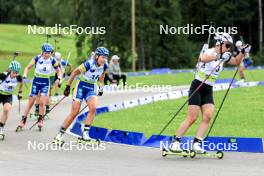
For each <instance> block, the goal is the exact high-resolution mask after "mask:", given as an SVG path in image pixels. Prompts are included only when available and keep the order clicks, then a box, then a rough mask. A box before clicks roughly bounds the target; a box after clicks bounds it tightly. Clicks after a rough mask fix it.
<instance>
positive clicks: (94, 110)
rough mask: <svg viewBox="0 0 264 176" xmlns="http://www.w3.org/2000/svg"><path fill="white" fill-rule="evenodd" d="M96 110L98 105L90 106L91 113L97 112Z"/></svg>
mask: <svg viewBox="0 0 264 176" xmlns="http://www.w3.org/2000/svg"><path fill="white" fill-rule="evenodd" d="M95 112H96V107H95V106H92V107H90V109H89V113H93V114H95Z"/></svg>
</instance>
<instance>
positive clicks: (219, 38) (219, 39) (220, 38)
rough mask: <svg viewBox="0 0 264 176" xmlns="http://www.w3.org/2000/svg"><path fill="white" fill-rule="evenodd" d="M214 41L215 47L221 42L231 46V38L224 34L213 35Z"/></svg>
mask: <svg viewBox="0 0 264 176" xmlns="http://www.w3.org/2000/svg"><path fill="white" fill-rule="evenodd" d="M214 39H215V40H216V41H217V42H216V45H219V44H220V43H221V42H228V43H231V44H233V39H232V37H231V36H230V35H229V34H228V33H226V32H221V33H220V32H219V33H215V36H214Z"/></svg>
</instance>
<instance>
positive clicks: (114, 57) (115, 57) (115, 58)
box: [111, 55, 120, 60]
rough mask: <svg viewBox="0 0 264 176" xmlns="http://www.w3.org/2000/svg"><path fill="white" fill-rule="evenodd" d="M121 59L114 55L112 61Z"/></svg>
mask: <svg viewBox="0 0 264 176" xmlns="http://www.w3.org/2000/svg"><path fill="white" fill-rule="evenodd" d="M119 59H120V58H119V57H118V56H117V55H113V56H112V58H111V60H119Z"/></svg>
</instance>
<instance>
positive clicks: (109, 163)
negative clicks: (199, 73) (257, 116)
mask: <svg viewBox="0 0 264 176" xmlns="http://www.w3.org/2000/svg"><path fill="white" fill-rule="evenodd" d="M113 94H115V96H112V95H113ZM153 94H155V93H144V92H137V93H120V92H119V93H108V94H106V95H104V96H103V97H100V98H99V101H100V103H99V105H109V104H112V103H115V102H120V101H124V100H129V99H132V98H138V97H140V96H147V95H153ZM70 104H71V99H70V98H67V99H66V100H65V101H63V104H60V105H59V106H58V107H57V108H56V109H54V111H52V112H51V114H50V116H51V119H49V120H46V121H45V126H44V129H43V131H42V132H41V133H40V132H38V130H37V128H34V129H32V130H31V131H30V130H28V128H29V127H30V126H31V125H32V124H33V123H34V122H35V121H33V120H28V123H27V125H26V128H25V130H24V131H22V132H19V133H15V128H16V125H17V124H18V122H19V120H20V117H19V116H18V115H17V114H18V112H17V105H14V108H13V109H12V112H11V113H10V118H9V120H8V123H7V125H6V128H5V133H6V140H5V141H0V173H1V175H3V176H9V175H12V176H13V175H26V176H33V175H38V176H42V175H48V174H53V175H62V176H66V175H78V176H79V175H96V176H98V175H99V176H100V175H102V176H103V175H104V176H105V175H151V176H153V175H159V176H160V175H203V176H205V175H208V176H209V175H210V176H213V175H217V176H218V175H226V176H229V175H232V176H236V175H246V176H248V175H250V176H252V175H256V176H260V175H264V168H263V164H264V155H263V154H253V153H228V152H226V153H225V157H224V159H223V160H218V159H208V158H195V159H191V158H181V157H174V156H168V157H166V158H163V157H162V156H161V151H160V150H159V149H153V148H145V147H135V146H126V145H118V144H109V143H107V144H103V145H104V146H105V150H101V151H98V150H96V151H91V150H90V151H87V150H82V151H79V150H77V149H76V148H75V149H73V150H72V151H64V150H60V151H54V150H48V151H40V150H36V151H33V150H32V149H31V150H28V141H31V142H33V141H36V142H42V143H50V142H51V141H52V139H53V137H54V136H55V135H56V133H57V132H58V129H59V127H60V125H61V123H62V121H63V119H64V118H65V116H66V115H67V113H68V112H69V108H70ZM24 106H25V102H22V110H23V108H24ZM0 111H1V112H2V106H1V108H0ZM71 140H76V139H75V138H74V137H72V136H69V135H66V136H65V141H67V142H69V141H71Z"/></svg>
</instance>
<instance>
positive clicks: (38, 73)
mask: <svg viewBox="0 0 264 176" xmlns="http://www.w3.org/2000/svg"><path fill="white" fill-rule="evenodd" d="M52 52H53V48H52V46H51V45H50V44H49V43H44V44H43V45H42V53H41V54H40V55H37V56H35V57H34V58H33V59H32V61H31V62H30V63H29V65H28V66H27V67H26V68H25V70H24V75H23V77H24V78H26V77H27V74H28V72H29V70H30V69H31V68H32V67H33V66H34V67H35V73H34V79H33V82H32V86H31V92H30V95H29V99H28V103H27V105H26V108H25V110H24V113H23V115H22V120H21V121H20V123H19V124H18V127H17V129H16V131H19V130H22V128H23V127H24V126H25V124H26V120H27V115H28V114H29V112H30V109H31V108H32V106H33V104H34V102H35V100H36V98H37V97H38V96H40V97H39V115H38V119H37V123H38V128H39V131H41V129H42V127H43V125H44V122H43V121H44V115H45V107H46V105H47V102H48V98H49V91H50V79H49V78H50V75H51V74H52V68H54V69H55V70H56V72H57V73H58V77H59V79H60V80H61V79H62V74H61V69H60V66H59V64H58V63H57V62H56V60H55V59H54V58H53V57H52Z"/></svg>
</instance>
